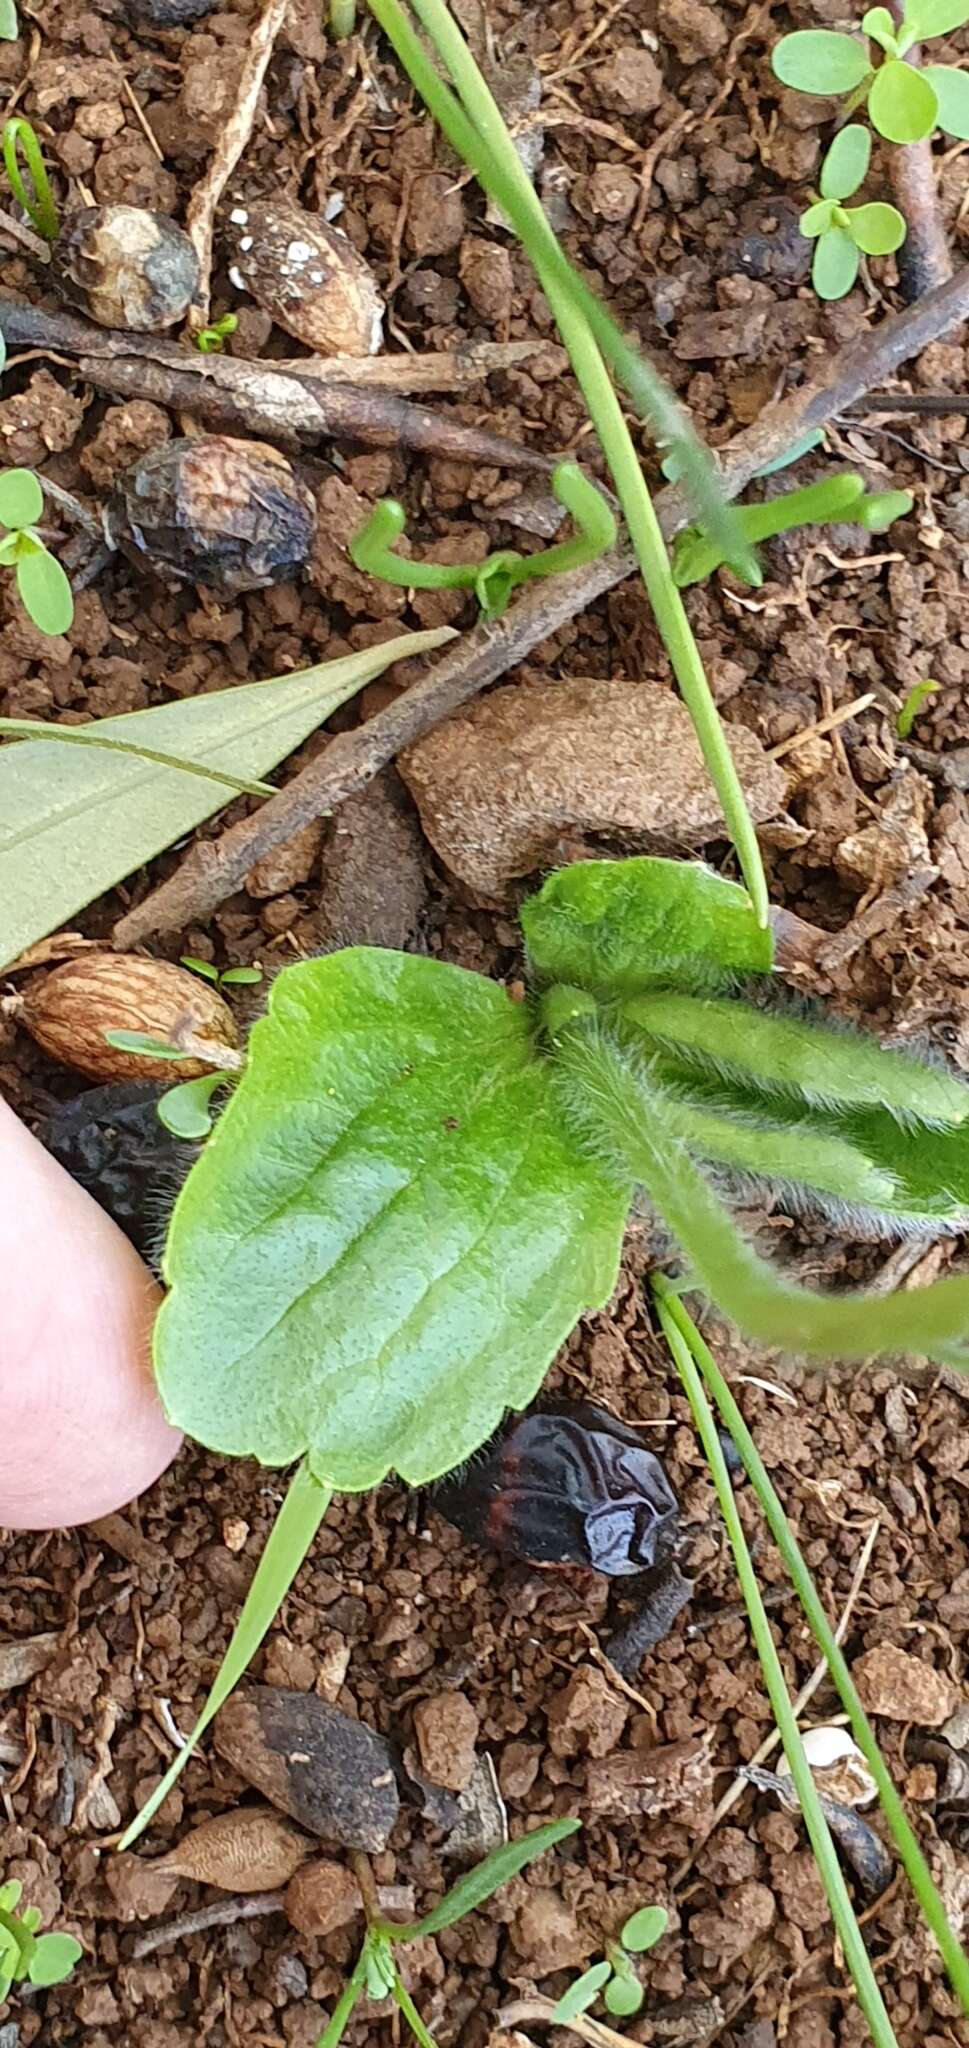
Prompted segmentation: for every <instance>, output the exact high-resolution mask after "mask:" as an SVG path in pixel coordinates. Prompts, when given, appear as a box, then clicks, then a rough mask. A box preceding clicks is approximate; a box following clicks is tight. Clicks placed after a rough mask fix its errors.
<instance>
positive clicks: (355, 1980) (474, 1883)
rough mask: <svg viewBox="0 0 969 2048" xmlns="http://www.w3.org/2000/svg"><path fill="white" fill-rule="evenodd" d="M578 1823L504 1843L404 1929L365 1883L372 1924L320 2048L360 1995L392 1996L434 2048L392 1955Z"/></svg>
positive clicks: (475, 1901)
mask: <svg viewBox="0 0 969 2048" xmlns="http://www.w3.org/2000/svg"><path fill="white" fill-rule="evenodd" d="M580 1825H581V1823H580V1822H579V1821H577V1820H573V1819H571V1818H569V1819H565V1820H552V1821H548V1822H546V1824H545V1826H544V1827H540V1828H535V1829H534V1831H533V1832H532V1834H530V1835H524V1836H523V1837H522V1839H521V1841H518V1842H506V1843H505V1845H504V1847H503V1848H501V1849H495V1850H494V1851H493V1853H492V1854H491V1855H490V1856H486V1857H485V1859H484V1862H483V1863H478V1864H476V1866H475V1868H474V1869H473V1870H469V1871H467V1872H466V1873H465V1875H464V1877H459V1879H458V1881H457V1884H456V1885H452V1887H451V1890H450V1891H449V1892H445V1894H444V1897H443V1899H442V1900H441V1902H440V1904H439V1905H437V1906H434V1907H433V1908H432V1910H431V1912H430V1913H425V1915H424V1918H423V1920H412V1921H410V1922H408V1923H407V1924H406V1925H403V1926H401V1925H399V1924H398V1923H397V1922H395V1921H392V1920H384V1919H381V1918H380V1916H379V1915H378V1914H377V1912H376V1911H375V1910H374V1908H373V1905H372V1903H371V1900H370V1899H368V1896H367V1894H368V1892H370V1891H371V1890H372V1882H371V1884H367V1883H366V1882H365V1881H364V1882H362V1884H361V1890H362V1891H363V1894H364V1904H365V1907H366V1911H367V1919H368V1923H369V1924H368V1927H367V1932H366V1934H365V1936H364V1940H363V1947H362V1948H361V1950H360V1954H359V1955H358V1957H357V1960H356V1963H355V1964H354V1967H353V1971H352V1974H351V1976H350V1978H349V1979H348V1981H347V1984H346V1985H345V1987H344V1990H343V1992H342V1994H341V1996H340V1998H339V1999H338V2000H337V2003H336V2006H335V2007H334V2011H333V2017H332V2019H331V2020H330V2023H329V2025H328V2026H327V2027H325V2028H324V2030H323V2032H322V2034H321V2035H320V2038H319V2040H318V2042H317V2044H316V2048H337V2044H338V2043H339V2042H340V2041H342V2039H343V2036H344V2033H345V2032H346V2028H347V2024H348V2022H349V2019H350V2015H351V2013H352V2012H353V2009H354V2006H355V2005H356V2003H357V2000H358V1999H359V1998H362V1997H367V1998H387V1997H390V1998H392V1999H393V2000H394V2003H395V2004H396V2006H397V2007H398V2010H399V2011H400V2012H401V2013H402V2015H403V2017H404V2019H405V2020H406V2022H407V2025H408V2027H409V2028H410V2031H411V2033H412V2034H413V2036H414V2039H415V2041H418V2042H420V2044H421V2048H435V2043H434V2039H433V2037H432V2035H430V2034H429V2033H428V2031H427V2028H426V2027H425V2025H424V2022H423V2020H422V2019H421V2016H420V2013H419V2012H418V2011H417V2010H416V2008H415V2006H414V2003H413V2001H412V1999H411V1996H410V1993H409V1992H408V1990H407V1987H406V1985H405V1984H404V1982H403V1980H402V1978H401V1974H400V1971H399V1970H398V1968H397V1961H396V1957H395V1953H394V1951H395V1950H396V1949H397V1948H400V1947H402V1946H403V1945H404V1944H405V1943H406V1942H408V1941H419V1940H420V1939H421V1937H422V1936H423V1935H426V1934H439V1933H440V1931H441V1929H442V1928H443V1927H453V1926H454V1925H455V1923H456V1921H458V1920H463V1919H464V1918H465V1916H466V1915H467V1914H468V1913H473V1912H474V1911H475V1910H476V1908H477V1907H478V1906H482V1905H483V1904H484V1902H485V1900H486V1899H490V1898H491V1897H492V1895H493V1893H495V1892H496V1891H499V1890H500V1888H501V1886H502V1885H503V1884H507V1883H508V1882H509V1879H511V1878H513V1877H517V1875H518V1872H519V1871H520V1870H524V1869H525V1868H526V1866H527V1865H528V1864H529V1863H534V1861H535V1859H536V1857H538V1856H544V1855H545V1852H546V1850H548V1849H553V1848H554V1847H555V1845H556V1843H557V1842H564V1841H565V1840H566V1837H567V1836H569V1835H574V1834H575V1833H576V1831H577V1829H578V1828H579V1826H580ZM357 1875H358V1877H361V1878H362V1879H364V1880H365V1879H366V1875H367V1872H366V1870H365V1869H364V1870H361V1869H360V1868H358V1870H357ZM664 1918H665V1915H664Z"/></svg>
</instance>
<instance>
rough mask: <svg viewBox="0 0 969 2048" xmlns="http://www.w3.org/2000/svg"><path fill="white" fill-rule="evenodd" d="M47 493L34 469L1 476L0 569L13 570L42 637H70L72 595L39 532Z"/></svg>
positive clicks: (6, 471)
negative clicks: (2, 531)
mask: <svg viewBox="0 0 969 2048" xmlns="http://www.w3.org/2000/svg"><path fill="white" fill-rule="evenodd" d="M43 510H44V493H43V490H42V489H41V486H40V483H39V482H38V480H37V478H36V477H35V475H34V472H33V470H32V469H5V470H2V471H0V525H2V526H5V527H6V529H7V531H6V533H5V534H4V535H3V537H2V538H0V564H2V565H9V566H11V567H12V568H13V570H14V573H15V575H16V579H17V593H18V596H19V598H20V602H21V604H22V605H23V608H24V610H25V612H26V613H27V615H28V617H29V618H31V619H32V620H33V622H34V625H35V626H36V627H37V628H38V630H39V631H40V632H41V633H49V634H51V635H52V636H53V635H54V634H57V633H66V632H67V630H68V628H69V626H70V625H71V622H72V620H73V617H74V593H73V591H72V589H71V586H70V582H69V581H68V578H67V577H66V575H65V574H64V571H63V569H62V568H61V565H60V563H59V562H58V561H56V560H55V558H54V556H53V555H52V554H51V552H50V549H49V548H48V547H47V546H46V545H45V543H44V542H43V541H42V540H41V537H40V534H39V533H38V532H37V521H38V519H39V518H40V517H41V515H42V513H43Z"/></svg>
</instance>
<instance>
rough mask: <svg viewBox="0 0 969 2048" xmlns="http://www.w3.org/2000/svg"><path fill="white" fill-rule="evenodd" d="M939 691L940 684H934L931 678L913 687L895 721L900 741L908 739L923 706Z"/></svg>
mask: <svg viewBox="0 0 969 2048" xmlns="http://www.w3.org/2000/svg"><path fill="white" fill-rule="evenodd" d="M938 689H939V684H938V683H934V682H933V681H932V678H931V676H926V678H925V681H924V682H923V683H915V684H914V685H913V687H912V689H911V690H910V691H909V693H908V696H907V697H906V699H905V702H904V704H903V705H902V708H901V710H900V712H899V714H898V717H897V718H896V720H895V731H896V732H897V734H898V737H899V739H900V740H907V739H908V736H909V733H910V732H911V730H912V727H913V725H914V724H915V721H916V719H917V717H918V715H919V712H920V711H921V709H922V706H923V704H924V703H926V702H927V700H928V698H929V697H934V696H935V695H936V693H937V691H938Z"/></svg>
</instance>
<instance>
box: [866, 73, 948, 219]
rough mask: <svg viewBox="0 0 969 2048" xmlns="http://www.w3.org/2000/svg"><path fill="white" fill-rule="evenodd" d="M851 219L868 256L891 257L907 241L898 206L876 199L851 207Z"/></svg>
mask: <svg viewBox="0 0 969 2048" xmlns="http://www.w3.org/2000/svg"><path fill="white" fill-rule="evenodd" d="M967 83H969V81H967ZM849 219H850V221H851V234H852V239H853V240H854V241H855V243H856V244H857V246H858V248H859V249H861V250H862V251H863V252H864V254H865V255H866V256H890V255H891V254H892V252H893V250H895V249H900V248H901V246H902V243H903V242H904V240H905V222H904V220H903V219H902V216H901V214H900V213H899V210H898V207H897V206H886V205H885V204H884V203H883V202H882V201H881V200H877V199H876V200H873V201H872V202H871V204H870V205H869V206H852V207H850V208H849Z"/></svg>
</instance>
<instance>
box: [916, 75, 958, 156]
mask: <svg viewBox="0 0 969 2048" xmlns="http://www.w3.org/2000/svg"><path fill="white" fill-rule="evenodd" d="M922 76H923V78H926V79H927V80H928V82H929V84H930V86H931V87H932V91H933V92H934V94H935V97H936V102H937V105H938V109H939V112H938V122H939V127H940V128H943V129H944V130H945V133H946V134H947V135H955V136H958V138H959V140H960V142H967V141H969V71H957V70H956V69H955V66H954V65H952V64H927V65H926V66H925V69H924V71H923V73H922Z"/></svg>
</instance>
